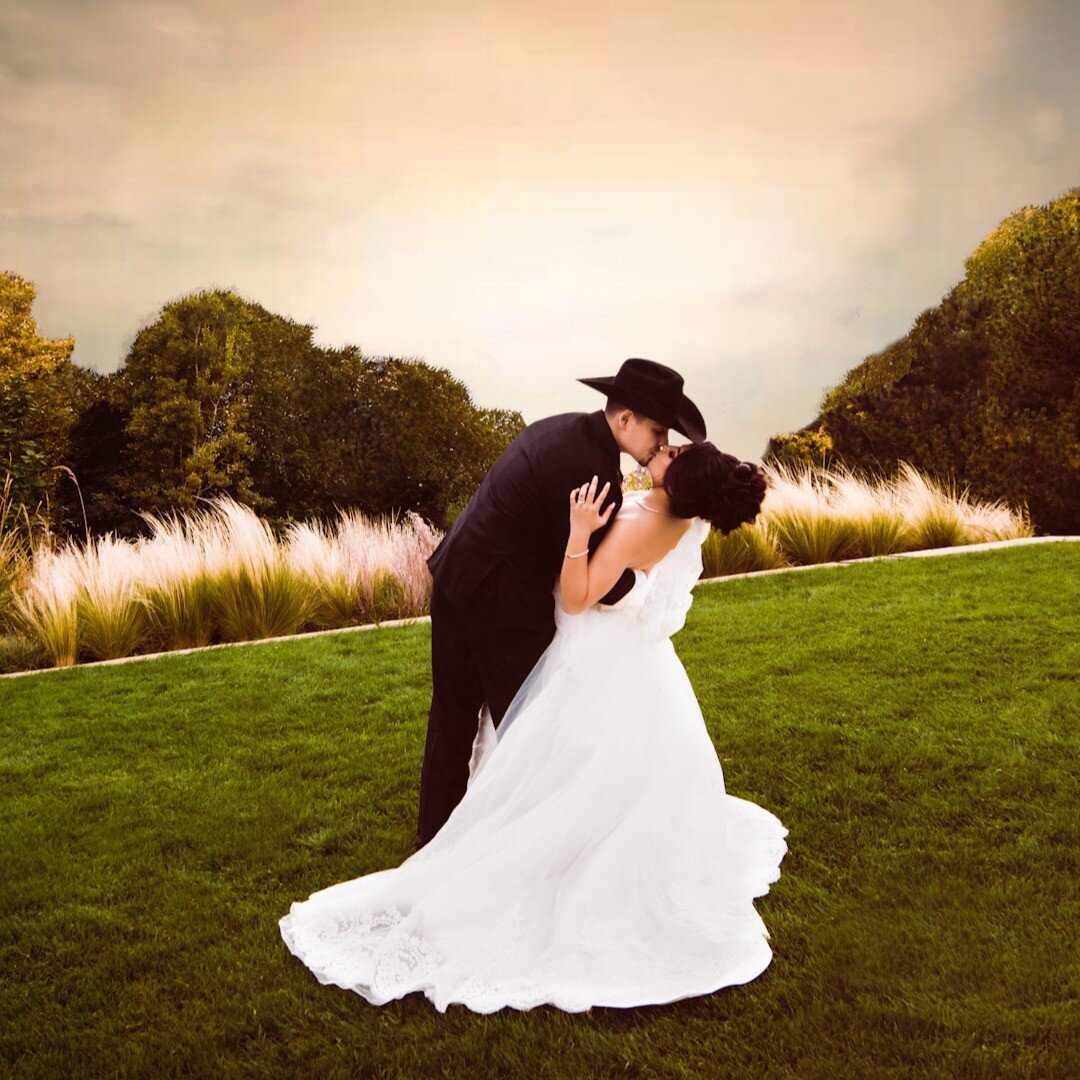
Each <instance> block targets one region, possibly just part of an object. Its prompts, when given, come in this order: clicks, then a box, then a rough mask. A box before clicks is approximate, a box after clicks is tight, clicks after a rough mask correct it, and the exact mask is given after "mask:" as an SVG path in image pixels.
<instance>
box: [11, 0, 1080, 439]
mask: <svg viewBox="0 0 1080 1080" xmlns="http://www.w3.org/2000/svg"><path fill="white" fill-rule="evenodd" d="M1078 43H1080V31H1078V30H1077V27H1076V22H1075V11H1074V10H1073V9H1071V8H1070V7H1069V6H1067V5H1065V4H1064V3H1063V4H1061V5H1051V4H1048V3H1041V2H1040V3H1019V2H1017V3H1014V4H1010V3H1007V2H1005V0H991V2H986V0H959V2H954V3H950V4H948V5H942V4H939V3H936V2H931V0H919V2H909V3H906V4H903V5H898V4H895V3H894V2H890V3H885V2H882V0H819V2H816V3H814V4H812V5H811V4H806V3H805V2H803V0H770V2H768V3H761V4H756V5H749V4H745V3H742V2H741V0H740V2H739V3H717V2H715V0H708V2H704V0H672V2H669V3H665V4H661V3H660V2H659V0H649V2H644V0H633V2H627V0H622V2H620V3H614V2H609V3H599V4H590V5H581V4H577V3H570V2H568V0H551V2H548V3H545V4H543V5H538V4H535V3H523V2H522V3H515V2H510V0H500V2H498V3H496V2H493V0H492V2H481V0H473V2H464V3H461V4H454V5H445V4H436V3H435V0H426V2H418V0H377V2H375V0H368V2H365V3H358V4H354V5H343V4H340V3H331V2H329V0H312V2H307V3H303V4H301V3H299V2H289V3H285V2H282V0H267V2H261V3H256V2H255V0H250V2H247V3H233V4H229V5H222V4H220V3H216V2H211V0H183V2H181V0H95V2H85V3H72V2H61V0H8V3H7V4H5V6H4V8H3V10H2V12H0V102H2V105H0V155H2V160H4V162H5V167H4V170H3V171H2V172H0V208H2V214H0V250H3V251H4V253H5V258H6V259H8V260H9V266H10V268H11V269H16V270H18V271H19V272H21V273H24V274H26V275H27V276H30V277H31V278H32V279H33V280H35V281H36V282H37V283H38V286H39V301H38V307H37V312H38V317H39V320H40V321H41V322H42V325H43V327H45V328H46V329H47V330H48V331H49V332H54V331H59V330H63V331H64V332H65V333H68V332H70V333H74V334H75V336H76V340H77V346H76V352H75V357H76V359H77V360H79V361H80V362H83V363H88V364H92V365H93V366H96V367H98V368H100V369H102V370H111V369H112V368H114V367H115V366H116V365H117V364H118V363H119V362H120V360H121V358H122V355H123V350H124V348H126V343H127V342H128V341H130V338H131V336H132V335H133V333H134V331H135V329H137V328H138V326H139V324H140V322H141V321H145V320H147V319H148V318H152V317H153V314H154V313H155V311H156V310H157V309H158V308H160V306H161V305H162V304H164V303H165V302H167V301H168V300H170V299H172V298H174V297H176V296H178V295H181V294H183V293H184V292H187V291H191V290H194V289H198V288H204V287H208V286H211V285H215V284H216V285H224V286H234V287H236V288H237V289H238V291H240V292H241V293H242V294H243V295H245V296H248V297H250V298H252V299H256V300H258V301H259V302H260V303H263V304H264V305H266V306H267V307H269V308H271V309H274V310H278V311H281V312H283V313H285V314H288V315H290V316H292V317H294V318H297V319H301V320H303V321H305V322H310V323H313V324H314V325H316V326H317V327H318V331H319V332H318V338H319V340H320V341H323V342H324V343H327V344H331V343H332V344H341V343H343V342H344V341H351V342H353V343H356V344H360V345H361V346H362V347H363V348H364V349H365V351H367V352H383V353H395V354H397V355H417V356H423V357H424V358H426V359H428V360H429V361H430V362H432V363H437V364H443V365H446V366H449V367H451V368H452V369H453V370H454V371H455V372H456V373H457V374H458V375H460V376H461V377H462V378H464V379H465V380H466V382H467V383H468V384H469V385H470V387H471V388H472V389H473V391H474V393H475V396H476V397H477V398H478V400H480V401H481V402H482V403H483V404H490V405H504V406H508V407H515V408H520V409H522V411H523V412H525V415H526V418H527V419H535V418H536V417H538V416H540V415H543V414H544V413H545V412H553V411H562V410H563V409H565V408H576V407H581V408H587V407H592V405H593V404H594V401H593V398H592V397H591V396H590V395H589V393H588V391H587V389H586V388H583V387H580V386H577V387H575V385H574V383H573V381H572V380H573V378H574V377H576V375H577V374H589V373H590V372H593V373H600V374H602V373H604V370H605V369H610V370H611V371H614V370H615V369H616V368H617V366H618V363H619V362H621V360H622V359H624V358H625V357H626V356H631V355H645V356H655V358H656V359H660V360H664V361H666V362H669V363H673V364H675V366H677V367H679V368H680V370H682V371H683V372H684V374H685V375H686V378H687V384H688V386H692V387H694V388H695V394H694V396H695V398H696V399H697V400H698V401H699V404H701V406H702V408H703V409H704V410H705V411H706V414H708V413H709V412H710V410H715V411H716V414H717V415H718V416H719V415H723V416H726V417H729V419H730V430H731V432H732V436H731V437H732V438H733V439H736V440H740V441H738V442H737V444H736V445H734V446H733V449H736V450H737V451H738V452H741V453H743V454H745V455H749V454H753V453H758V452H760V450H761V449H762V448H763V446H764V442H765V440H766V439H767V437H768V435H769V434H771V433H773V432H774V431H776V430H781V429H783V428H785V427H791V426H797V425H798V424H800V423H802V422H804V421H805V420H806V419H809V417H810V416H811V415H812V414H813V411H814V409H815V408H816V404H817V401H818V399H819V398H820V395H821V392H822V391H823V389H824V387H826V386H827V385H831V384H832V383H833V382H835V381H836V380H837V379H838V378H839V377H840V376H841V375H842V373H843V371H844V370H846V369H847V368H848V367H851V366H852V365H853V364H855V363H857V362H858V361H859V360H860V359H861V358H862V356H864V355H865V354H866V353H868V352H871V351H877V350H878V349H879V348H881V347H882V345H883V344H884V343H885V342H886V341H887V340H890V339H891V338H892V337H895V336H898V335H899V334H900V333H902V332H903V331H904V330H905V329H906V328H907V326H908V325H910V321H911V319H912V318H913V317H914V315H915V314H916V313H917V311H918V310H920V309H921V308H922V307H924V306H926V305H927V304H928V303H933V302H936V300H937V298H939V297H940V295H941V293H943V292H944V291H945V290H946V289H947V288H948V287H949V285H951V284H952V282H953V281H954V280H955V279H956V278H957V277H958V276H959V275H960V273H962V260H963V258H964V256H965V255H966V254H967V253H968V252H969V250H970V248H971V247H972V246H973V245H974V243H976V242H977V241H978V239H979V238H980V237H981V236H982V235H983V234H984V233H985V232H986V231H987V230H988V229H989V228H990V227H992V226H993V224H996V221H997V220H999V219H1000V217H1002V216H1004V214H1006V213H1008V212H1009V211H1010V210H1011V209H1013V208H1015V206H1017V205H1020V204H1022V203H1024V202H1028V201H1032V199H1033V198H1036V199H1045V198H1048V197H1050V196H1052V195H1053V194H1056V193H1057V192H1058V191H1059V190H1061V189H1063V188H1064V187H1065V186H1068V183H1069V182H1072V180H1073V178H1075V176H1076V175H1077V169H1076V166H1077V160H1076V150H1075V148H1076V147H1077V146H1078V145H1080V143H1078V140H1077V138H1076V130H1075V123H1076V121H1075V117H1076V115H1077V111H1076V105H1077V104H1078V101H1077V98H1076V96H1075V91H1076V82H1075V80H1076V76H1075V72H1074V68H1075V65H1074V64H1073V63H1072V53H1073V52H1075V48H1076V45H1077V44H1078ZM856 311H858V315H857V316H856V315H855V314H853V313H854V312H856ZM697 388H700V389H699V390H698V389H697ZM740 400H742V401H743V404H744V406H745V407H740V405H739V404H738V403H739V401H740Z"/></svg>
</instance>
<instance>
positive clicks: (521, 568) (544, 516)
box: [427, 409, 637, 635]
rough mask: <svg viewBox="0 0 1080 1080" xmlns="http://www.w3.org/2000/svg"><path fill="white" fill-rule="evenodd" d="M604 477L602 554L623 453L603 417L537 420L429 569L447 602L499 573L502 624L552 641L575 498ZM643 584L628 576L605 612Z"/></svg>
mask: <svg viewBox="0 0 1080 1080" xmlns="http://www.w3.org/2000/svg"><path fill="white" fill-rule="evenodd" d="M594 474H595V475H596V476H597V477H598V481H597V485H596V489H597V491H599V490H600V489H601V488H602V487H603V486H604V484H605V483H606V482H607V481H609V480H610V481H611V488H610V490H609V491H608V494H607V497H606V498H605V500H604V502H603V504H602V506H603V507H606V506H607V505H608V503H609V502H614V503H615V509H614V510H613V511H612V513H611V517H609V518H608V521H607V523H606V524H605V525H602V526H601V527H600V528H599V529H597V531H596V532H594V533H593V534H592V536H591V537H589V551H590V553H591V552H593V551H595V550H596V548H597V547H598V546H599V544H600V541H601V540H603V538H604V535H605V533H606V532H607V530H608V529H609V528H610V527H611V522H612V521H613V520H614V518H615V515H616V514H617V513H618V512H619V507H621V506H622V473H621V472H620V471H619V446H618V443H616V442H615V437H614V436H613V435H612V434H611V428H609V427H608V423H607V420H606V419H605V417H604V412H603V410H602V409H599V410H597V411H596V412H592V413H580V412H572V413H560V414H559V415H558V416H548V417H545V419H543V420H537V421H536V423H535V424H530V425H529V426H528V427H527V428H525V430H524V431H523V432H522V433H521V434H520V435H519V436H518V437H517V438H516V439H515V440H514V441H513V442H512V443H511V444H510V445H509V446H508V447H507V448H506V449H505V450H504V451H503V452H502V454H501V455H500V456H499V458H498V460H497V461H496V462H495V464H494V465H492V466H491V468H490V469H489V470H488V473H487V476H485V477H484V479H483V481H482V482H481V484H480V486H479V487H478V488H477V489H476V493H475V494H474V495H473V497H472V499H470V500H469V505H468V506H466V507H465V509H464V510H463V511H462V512H461V514H460V515H459V516H458V518H457V520H456V521H455V522H454V523H453V525H452V526H451V527H450V530H449V531H448V532H447V534H446V535H445V536H444V537H443V539H442V541H441V542H440V544H439V546H438V547H437V548H436V549H435V550H434V552H432V554H431V556H430V557H429V558H428V560H427V565H428V569H429V570H430V571H431V575H432V577H433V578H434V581H435V584H436V585H437V586H438V587H439V589H440V590H441V591H442V593H443V594H444V595H445V596H446V597H448V598H449V599H450V601H451V602H452V603H454V604H456V605H457V606H458V607H464V606H465V604H466V603H467V602H468V600H469V598H470V597H471V596H472V593H473V591H474V590H475V589H476V588H477V586H478V585H480V583H481V582H482V581H483V580H484V579H485V578H486V577H487V575H488V574H489V573H492V572H493V571H496V570H498V572H499V573H500V596H499V603H498V612H497V622H498V624H499V625H500V626H505V627H508V628H518V629H528V630H546V629H550V633H551V634H552V635H553V634H554V632H555V598H554V596H553V595H552V590H553V589H554V588H555V582H556V580H557V579H558V577H559V575H560V574H561V572H562V563H563V555H564V553H565V551H566V544H567V540H568V539H569V537H570V492H571V490H572V489H573V488H575V487H578V486H580V485H581V484H584V483H587V482H588V481H590V480H592V478H593V475H594ZM636 580H637V578H636V575H635V574H634V571H633V570H631V569H629V568H628V569H627V570H625V571H624V572H623V575H622V577H620V578H619V580H618V581H617V582H616V583H615V585H614V586H613V587H612V589H611V591H610V592H608V593H607V595H606V596H604V597H603V599H602V600H601V603H605V604H614V603H615V602H616V601H618V600H621V599H622V597H624V596H625V595H626V594H627V593H628V592H629V591H630V590H631V589H632V588H633V586H634V583H635V581H636Z"/></svg>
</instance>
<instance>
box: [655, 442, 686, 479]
mask: <svg viewBox="0 0 1080 1080" xmlns="http://www.w3.org/2000/svg"><path fill="white" fill-rule="evenodd" d="M683 449H684V447H682V446H668V445H666V444H665V445H664V446H661V447H660V452H659V453H658V454H655V455H654V456H653V457H652V459H651V460H650V461H649V464H648V465H647V466H646V468H647V469H648V471H649V476H651V477H652V482H653V487H660V486H661V485H662V484H663V482H664V473H666V472H667V471H668V466H669V465H670V464H671V463H672V462H673V461H674V460H675V459H676V458H677V457H678V456H679V454H680V452H681V451H682V450H683Z"/></svg>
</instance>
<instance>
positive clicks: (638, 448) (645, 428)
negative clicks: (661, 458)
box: [616, 410, 668, 465]
mask: <svg viewBox="0 0 1080 1080" xmlns="http://www.w3.org/2000/svg"><path fill="white" fill-rule="evenodd" d="M667 440H668V429H667V428H666V427H664V425H663V424H660V423H657V421H655V420H653V419H651V418H650V417H648V416H642V415H641V413H633V414H631V413H630V412H629V410H628V411H627V412H625V413H623V414H622V415H621V416H620V418H619V424H618V430H617V432H616V441H617V442H618V444H619V449H620V450H622V452H623V453H624V454H629V455H630V456H631V457H632V458H633V459H634V460H635V461H636V462H637V463H638V464H639V465H648V464H649V462H650V461H652V459H653V458H654V457H655V456H656V455H657V454H658V453H660V448H661V447H662V446H664V445H665V444H666V443H667Z"/></svg>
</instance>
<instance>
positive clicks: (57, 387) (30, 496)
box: [0, 272, 76, 524]
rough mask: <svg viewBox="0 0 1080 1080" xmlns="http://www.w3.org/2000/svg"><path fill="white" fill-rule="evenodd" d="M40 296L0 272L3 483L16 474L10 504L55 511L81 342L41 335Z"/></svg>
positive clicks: (0, 453) (27, 284) (29, 284)
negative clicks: (36, 306) (75, 354)
mask: <svg viewBox="0 0 1080 1080" xmlns="http://www.w3.org/2000/svg"><path fill="white" fill-rule="evenodd" d="M36 295H37V290H36V288H35V286H34V285H33V283H32V282H30V281H27V280H26V279H25V278H22V277H20V276H19V275H18V274H14V273H9V272H2V273H0V484H2V483H3V479H4V477H6V476H7V475H8V474H9V473H10V475H11V481H12V482H11V488H10V491H9V498H10V500H11V501H12V503H14V504H22V505H24V506H27V507H30V508H40V507H41V505H42V503H45V504H46V505H47V506H51V504H52V497H53V495H54V492H55V490H56V486H57V483H58V477H59V474H58V468H57V467H58V466H59V465H61V464H62V463H63V462H64V459H65V456H66V454H67V451H68V440H69V435H70V431H71V426H72V424H73V423H74V420H75V410H74V407H73V404H72V391H73V382H74V379H75V377H76V376H75V373H74V365H72V363H71V353H72V351H73V349H74V348H75V339H74V338H70V337H68V338H63V339H61V340H59V341H53V340H50V339H49V338H46V337H44V336H43V335H42V334H40V333H39V332H38V329H37V323H36V321H35V320H34V317H33V315H32V314H31V308H32V306H33V303H34V298H35V296H36ZM48 512H49V513H50V514H51V513H52V511H51V510H49V511H48ZM54 524H55V523H54Z"/></svg>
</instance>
